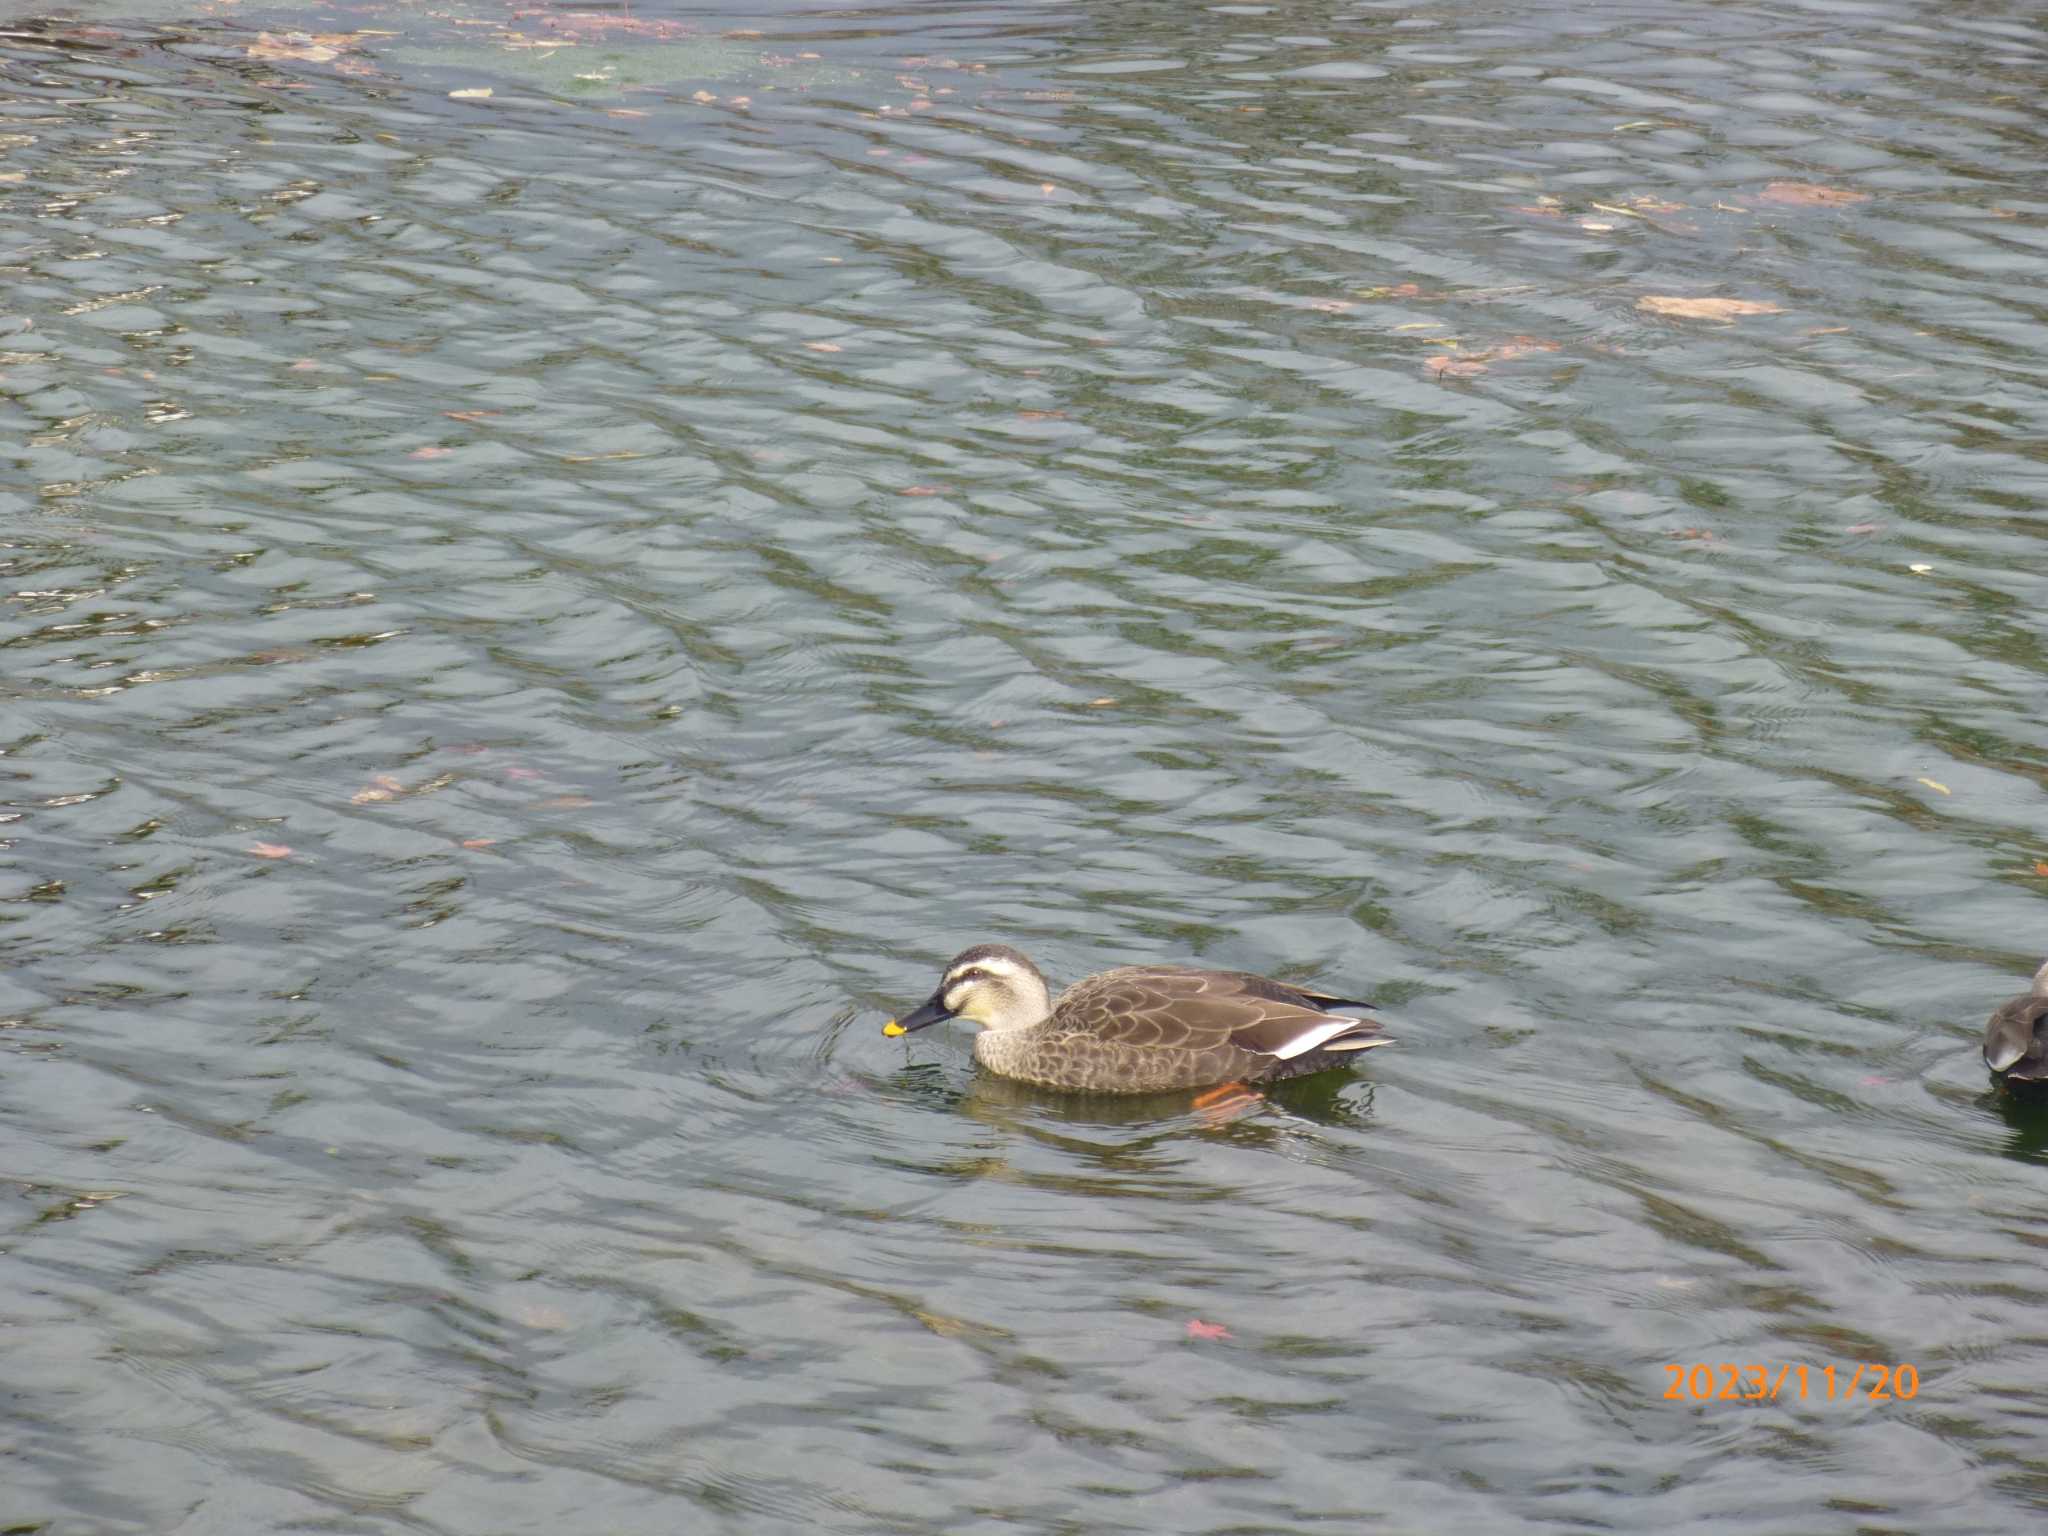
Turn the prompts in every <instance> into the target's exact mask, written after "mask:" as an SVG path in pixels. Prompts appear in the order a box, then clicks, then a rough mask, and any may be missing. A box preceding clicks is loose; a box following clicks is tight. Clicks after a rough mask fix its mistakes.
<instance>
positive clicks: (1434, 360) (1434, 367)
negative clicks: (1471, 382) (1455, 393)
mask: <svg viewBox="0 0 2048 1536" xmlns="http://www.w3.org/2000/svg"><path fill="white" fill-rule="evenodd" d="M1422 371H1423V372H1424V373H1426V374H1428V375H1429V376H1430V377H1431V378H1432V379H1469V378H1472V377H1474V376H1476V375H1478V374H1482V373H1484V372H1486V364H1484V363H1482V362H1481V361H1480V360H1479V359H1478V358H1476V357H1452V356H1451V355H1450V354H1449V353H1443V354H1440V355H1438V356H1436V357H1431V358H1427V359H1425V360H1424V361H1423V364H1422Z"/></svg>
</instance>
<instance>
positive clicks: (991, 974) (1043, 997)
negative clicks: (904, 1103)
mask: <svg viewBox="0 0 2048 1536" xmlns="http://www.w3.org/2000/svg"><path fill="white" fill-rule="evenodd" d="M1051 1012H1052V992H1051V990H1050V989H1049V988H1047V986H1046V984H1045V977H1044V976H1043V975H1042V974H1040V972H1039V969H1038V967H1037V966H1035V965H1033V964H1032V963H1031V962H1030V961H1029V960H1027V959H1025V958H1024V956H1023V955H1021V954H1019V953H1018V952H1017V951H1016V950H1014V949H1012V948H1010V946H1009V945H1007V944H977V945H975V946H974V948H972V949H963V950H961V951H960V953H959V954H957V955H955V956H954V957H953V959H952V962H951V963H950V964H949V965H947V967H946V974H945V975H943V976H941V977H940V978H939V989H938V991H936V992H934V993H933V994H932V995H931V996H930V997H928V998H926V999H925V1000H924V1001H923V1002H922V1003H920V1004H919V1005H918V1006H917V1007H915V1008H913V1009H912V1010H911V1011H910V1012H909V1013H906V1014H905V1015H903V1017H902V1018H900V1019H891V1020H890V1021H889V1022H888V1023H887V1024H884V1025H883V1026H882V1033H883V1034H885V1035H907V1034H909V1033H910V1032H911V1031H912V1030H913V1029H923V1028H924V1027H925V1026H926V1025H927V1024H936V1023H938V1022H939V1021H940V1020H942V1019H965V1020H966V1021H967V1022H968V1023H970V1024H979V1025H980V1026H981V1027H982V1028H983V1029H1028V1028H1030V1027H1031V1026H1032V1025H1033V1024H1038V1023H1042V1022H1043V1021H1044V1019H1045V1017H1046V1015H1047V1014H1049V1013H1051Z"/></svg>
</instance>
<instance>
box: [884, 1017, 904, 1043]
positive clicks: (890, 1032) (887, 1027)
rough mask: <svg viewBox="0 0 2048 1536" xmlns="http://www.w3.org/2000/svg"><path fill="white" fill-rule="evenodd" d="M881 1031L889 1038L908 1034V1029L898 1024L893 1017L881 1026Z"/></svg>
mask: <svg viewBox="0 0 2048 1536" xmlns="http://www.w3.org/2000/svg"><path fill="white" fill-rule="evenodd" d="M882 1033H883V1034H885V1035H887V1036H888V1037H889V1038H890V1039H891V1040H893V1039H895V1038H896V1037H897V1036H898V1035H907V1034H909V1033H910V1031H909V1030H907V1029H905V1028H904V1027H903V1026H902V1025H901V1024H898V1023H897V1022H896V1021H895V1020H894V1019H891V1020H890V1021H889V1022H888V1023H886V1024H884V1025H883V1026H882Z"/></svg>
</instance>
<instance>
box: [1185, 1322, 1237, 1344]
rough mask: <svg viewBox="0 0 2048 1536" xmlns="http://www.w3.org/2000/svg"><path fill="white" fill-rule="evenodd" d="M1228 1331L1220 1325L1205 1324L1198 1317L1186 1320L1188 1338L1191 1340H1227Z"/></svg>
mask: <svg viewBox="0 0 2048 1536" xmlns="http://www.w3.org/2000/svg"><path fill="white" fill-rule="evenodd" d="M1230 1336H1231V1334H1230V1330H1229V1329H1228V1328H1226V1327H1224V1326H1223V1325H1222V1324H1221V1323H1205V1322H1203V1321H1202V1320H1201V1319H1200V1318H1199V1317H1191V1318H1189V1319H1188V1337H1189V1338H1191V1339H1227V1338H1229V1337H1230Z"/></svg>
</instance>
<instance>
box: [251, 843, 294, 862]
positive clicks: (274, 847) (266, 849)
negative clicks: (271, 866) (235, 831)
mask: <svg viewBox="0 0 2048 1536" xmlns="http://www.w3.org/2000/svg"><path fill="white" fill-rule="evenodd" d="M249 851H250V852H251V853H253V854H255V855H256V857H257V858H259V859H288V858H290V857H291V856H292V851H291V849H289V848H287V847H285V845H284V844H283V843H251V844H250V845H249Z"/></svg>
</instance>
